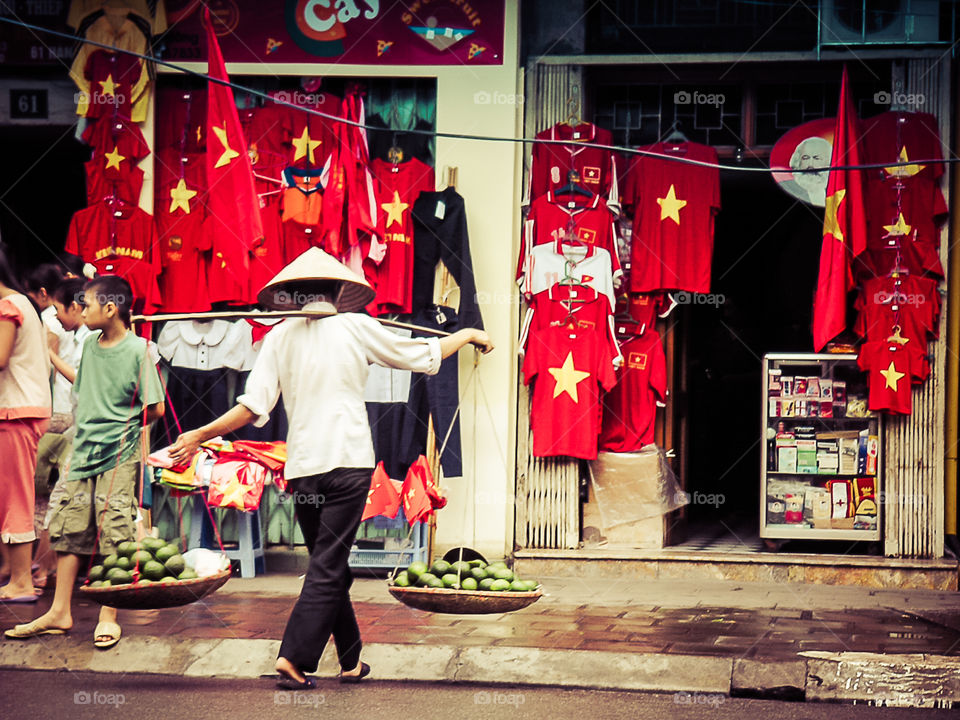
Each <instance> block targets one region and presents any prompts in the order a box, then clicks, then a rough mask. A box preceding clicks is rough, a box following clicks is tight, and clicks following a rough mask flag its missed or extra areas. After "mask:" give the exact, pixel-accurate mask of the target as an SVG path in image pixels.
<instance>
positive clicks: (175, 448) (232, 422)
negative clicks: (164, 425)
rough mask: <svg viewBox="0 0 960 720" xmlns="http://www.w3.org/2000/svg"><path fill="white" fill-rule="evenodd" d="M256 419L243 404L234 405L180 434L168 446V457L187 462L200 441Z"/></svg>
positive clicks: (236, 428) (178, 461)
mask: <svg viewBox="0 0 960 720" xmlns="http://www.w3.org/2000/svg"><path fill="white" fill-rule="evenodd" d="M256 419H257V415H256V414H255V413H253V412H251V411H250V410H248V409H247V408H246V407H245V406H243V405H234V406H233V407H232V408H231V409H230V410H227V412H225V413H224V414H223V415H221V416H220V417H218V418H217V419H216V420H214V421H213V422H211V423H207V424H206V425H204V426H203V427H201V428H197V429H196V430H188V431H187V432H185V433H183V434H182V435H180V437H178V438H177V441H176V442H175V443H174V444H173V445H171V446H170V458H171V459H172V460H173V461H174V462H176V463H182V462H187V461H189V460H190V458H192V457H193V454H194V453H195V452H196V451H197V448H199V447H200V444H201V443H204V442H206V441H207V440H209V439H210V438H214V437H217V436H218V435H226V434H227V433H231V432H233V431H234V430H239V429H240V428H242V427H243V426H244V425H249V424H250V423H252V422H253V421H254V420H256Z"/></svg>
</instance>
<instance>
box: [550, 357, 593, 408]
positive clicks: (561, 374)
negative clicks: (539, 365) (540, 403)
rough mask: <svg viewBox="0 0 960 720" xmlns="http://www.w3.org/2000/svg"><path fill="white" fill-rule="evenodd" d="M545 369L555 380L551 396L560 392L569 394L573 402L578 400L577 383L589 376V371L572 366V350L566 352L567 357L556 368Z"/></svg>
mask: <svg viewBox="0 0 960 720" xmlns="http://www.w3.org/2000/svg"><path fill="white" fill-rule="evenodd" d="M547 371H548V372H549V373H550V374H551V375H553V379H554V380H555V381H556V383H557V384H556V385H555V386H554V388H553V396H554V397H557V396H558V395H560V394H561V393H566V394H567V395H569V396H570V397H571V398H572V399H573V401H574V402H575V403H578V402H580V398H579V396H578V395H577V385H578V384H579V383H580V382H581V381H582V380H586V379H587V378H588V377H590V373H588V372H584V371H583V370H577V369H576V368H575V367H574V366H573V352H572V351H568V352H567V359H566V360H564V361H563V365H562V366H561V367H558V368H547Z"/></svg>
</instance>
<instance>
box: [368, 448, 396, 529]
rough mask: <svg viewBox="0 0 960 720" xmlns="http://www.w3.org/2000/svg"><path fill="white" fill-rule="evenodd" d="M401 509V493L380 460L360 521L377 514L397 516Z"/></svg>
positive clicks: (371, 481) (371, 480)
mask: <svg viewBox="0 0 960 720" xmlns="http://www.w3.org/2000/svg"><path fill="white" fill-rule="evenodd" d="M399 510H400V495H399V493H398V492H397V488H396V486H395V485H394V484H393V481H392V480H391V479H390V476H388V475H387V471H386V470H384V468H383V463H382V462H380V463H378V464H377V467H376V469H375V470H374V471H373V476H372V477H371V478H370V492H369V493H367V504H366V507H364V509H363V516H362V517H361V518H360V522H363V521H364V520H368V519H369V518H372V517H376V516H377V515H386V516H387V517H389V518H393V517H396V516H397V512H398V511H399Z"/></svg>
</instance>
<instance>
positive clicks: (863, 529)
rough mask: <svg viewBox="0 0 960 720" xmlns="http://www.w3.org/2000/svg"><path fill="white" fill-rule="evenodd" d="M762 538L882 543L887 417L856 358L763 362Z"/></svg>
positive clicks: (783, 356)
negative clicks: (872, 403) (876, 406)
mask: <svg viewBox="0 0 960 720" xmlns="http://www.w3.org/2000/svg"><path fill="white" fill-rule="evenodd" d="M763 378H764V380H763V409H762V415H761V417H763V433H764V435H763V443H762V451H761V461H760V462H761V466H760V497H761V502H760V537H761V538H771V539H776V538H779V539H810V540H867V541H872V540H879V539H880V528H881V527H882V525H881V522H882V518H881V512H882V502H881V498H882V492H881V491H882V488H881V487H880V478H881V471H882V467H883V447H882V444H881V438H882V433H881V422H882V418H881V417H880V416H879V415H877V414H875V413H871V412H870V411H869V410H868V407H867V385H866V377H865V375H864V374H863V373H862V372H860V370H859V369H858V368H857V356H856V355H850V354H788V353H771V354H768V355H766V356H764V359H763Z"/></svg>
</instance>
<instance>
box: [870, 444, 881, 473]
mask: <svg viewBox="0 0 960 720" xmlns="http://www.w3.org/2000/svg"><path fill="white" fill-rule="evenodd" d="M879 455H880V438H878V437H877V436H876V435H870V436H869V437H868V438H867V475H876V474H877V457H878V456H879Z"/></svg>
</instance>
